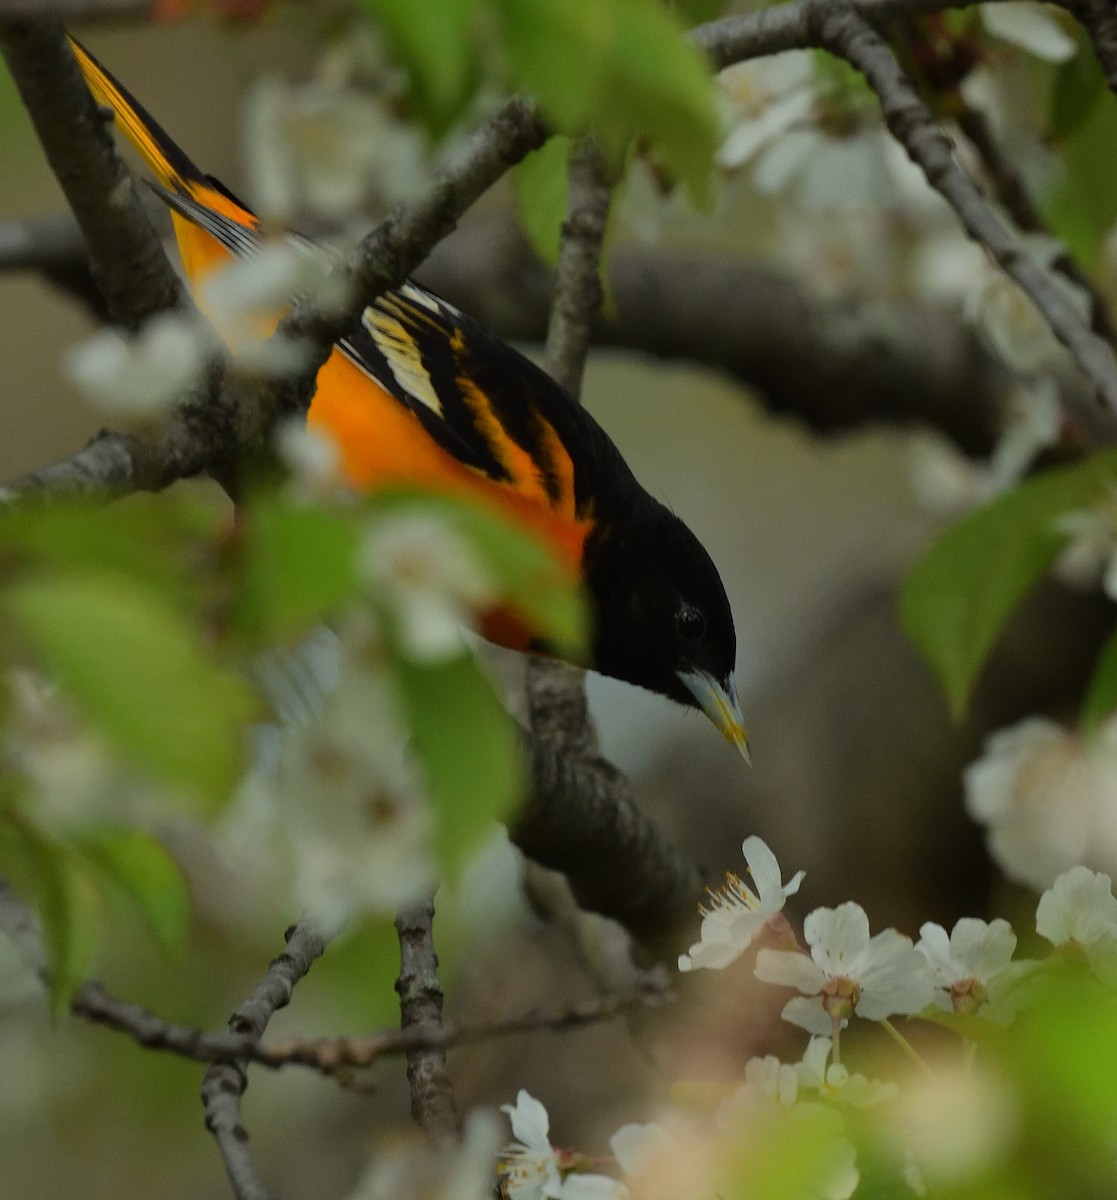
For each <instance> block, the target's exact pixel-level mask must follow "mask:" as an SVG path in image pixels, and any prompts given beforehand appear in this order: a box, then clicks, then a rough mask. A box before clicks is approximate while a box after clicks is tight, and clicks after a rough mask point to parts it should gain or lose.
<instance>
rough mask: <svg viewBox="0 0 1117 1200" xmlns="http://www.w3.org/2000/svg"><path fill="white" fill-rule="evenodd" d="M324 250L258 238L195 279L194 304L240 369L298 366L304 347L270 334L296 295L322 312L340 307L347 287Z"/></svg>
mask: <svg viewBox="0 0 1117 1200" xmlns="http://www.w3.org/2000/svg"><path fill="white" fill-rule="evenodd" d="M336 261H337V255H336V254H335V253H334V252H332V251H331V250H330V249H329V248H327V247H325V246H322V245H318V244H315V243H311V242H308V241H304V240H302V239H298V238H294V237H289V238H281V239H275V240H272V241H266V242H262V243H261V244H259V245H258V246H255V247H254V248H253V249H252V252H251V253H250V254H247V255H246V256H244V257H243V258H234V259H231V260H230V261H229V262H228V263H226V264H225V265H223V266H221V267H220V268H218V269H216V270H214V271H211V272H210V273H209V274H208V275H206V276H205V278H204V279H203V280H202V281H201V284H200V286H199V289H198V302H199V307H200V308H201V310H202V311H203V312H204V313H205V314H206V315H207V316H208V317H209V318H210V320H211V321H212V322H213V324H214V327H215V328H216V329H217V330H218V332H219V333H220V334H221V337H222V339H223V340H224V342H225V344H226V345H227V346H228V347H229V349H230V350H231V351H232V352H233V354H234V355H235V356H236V358H237V362H238V363H239V364H240V365H241V366H242V367H244V368H245V369H248V370H251V371H254V372H257V373H259V374H261V375H269V376H283V375H290V374H293V373H295V372H297V371H299V370H301V369H302V367H303V366H304V364H305V362H306V356H307V346H306V344H305V342H303V341H302V340H301V339H298V338H284V337H276V336H274V333H275V328H276V324H277V321H278V319H279V317H280V315H281V314H282V313H284V312H285V311H286V310H287V308H288V307H289V306H290V305H291V303H292V302H293V301H294V300H296V299H298V298H313V300H314V303H315V304H316V305H317V306H318V307H320V308H321V309H322V310H323V311H324V312H333V311H340V310H343V309H344V307H345V305H346V304H347V302H348V300H349V295H350V293H349V285H348V284H347V283H346V282H345V281H344V280H343V279H342V277H341V276H340V275H339V274H337V273H335V272H334V270H333V268H334V266H335V265H336Z"/></svg>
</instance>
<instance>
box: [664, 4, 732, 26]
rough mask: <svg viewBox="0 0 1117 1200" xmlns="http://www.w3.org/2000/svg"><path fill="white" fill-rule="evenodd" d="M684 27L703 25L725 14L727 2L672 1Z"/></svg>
mask: <svg viewBox="0 0 1117 1200" xmlns="http://www.w3.org/2000/svg"><path fill="white" fill-rule="evenodd" d="M671 7H672V8H673V9H674V10H675V12H677V13H678V14H679V20H680V21H682V23H683V24H684V25H687V26H691V25H702V24H704V23H705V22H706V21H712V20H714V18H715V17H720V16H721V14H722V13H723V12H725V7H726V5H725V0H671Z"/></svg>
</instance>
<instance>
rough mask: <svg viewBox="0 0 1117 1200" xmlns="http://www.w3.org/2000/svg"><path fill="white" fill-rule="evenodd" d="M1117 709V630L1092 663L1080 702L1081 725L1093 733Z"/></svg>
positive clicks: (1087, 731) (1086, 730)
mask: <svg viewBox="0 0 1117 1200" xmlns="http://www.w3.org/2000/svg"><path fill="white" fill-rule="evenodd" d="M1115 710H1117V631H1115V632H1114V633H1112V634H1111V635H1110V636H1109V637H1108V638H1107V639H1106V643H1105V645H1104V646H1103V647H1102V649H1101V653H1100V654H1099V655H1098V661H1097V662H1096V663H1095V664H1094V674H1093V676H1092V678H1091V679H1090V686H1089V688H1088V689H1087V691H1086V699H1085V700H1084V701H1083V702H1082V727H1083V729H1084V730H1085V732H1086V733H1088V734H1089V733H1094V732H1095V731H1096V730H1097V728H1098V726H1099V725H1100V724H1101V723H1102V722H1103V721H1104V720H1105V719H1106V717H1109V716H1112V714H1113V712H1114V711H1115Z"/></svg>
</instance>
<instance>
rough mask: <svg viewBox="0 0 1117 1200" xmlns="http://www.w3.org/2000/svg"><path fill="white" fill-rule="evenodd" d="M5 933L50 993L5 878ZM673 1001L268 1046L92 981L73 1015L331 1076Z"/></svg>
mask: <svg viewBox="0 0 1117 1200" xmlns="http://www.w3.org/2000/svg"><path fill="white" fill-rule="evenodd" d="M0 931H3V932H4V933H5V934H6V935H7V936H9V937H10V938H11V939H12V940H13V941H14V942H15V943H16V945H17V946H18V948H19V950H20V952H21V953H22V954H23V956H24V958H25V959H26V960H27V962H28V964H29V965H30V966H31V968H32V969H33V970H34V971H35V973H36V974H37V975H38V976H39V978H40V979H41V980H42V982H43V985H44V986H46V985H47V984H48V983H49V964H48V962H47V955H46V949H45V947H44V944H43V938H42V931H41V930H40V928H39V922H38V919H37V917H36V916H35V914H34V912H33V911H32V910H31V908H29V907H28V906H27V905H26V904H24V902H23V901H22V900H21V899H20V898H19V897H18V896H17V895H16V894H15V892H14V891H13V890H12V888H11V886H10V885H9V884H8V883H7V881H6V880H4V879H3V878H0ZM289 952H290V951H289ZM671 999H672V995H671V992H670V990H669V989H668V988H667V987H666V986H664V985H662V984H661V983H659V982H658V981H656V980H655V979H652V978H650V977H648V978H645V980H644V981H643V982H642V983H641V986H640V987H638V988H636V989H634V990H632V991H625V992H617V993H614V994H612V995H608V996H604V997H600V998H597V999H594V1000H589V1001H583V1002H579V1003H572V1004H566V1005H561V1006H558V1007H556V1008H553V1009H546V1010H539V1009H530V1010H528V1011H526V1012H520V1013H512V1014H511V1015H509V1016H505V1017H496V1018H494V1019H492V1020H487V1021H478V1022H473V1023H470V1022H454V1021H446V1022H442V1023H440V1024H437V1025H426V1026H418V1025H413V1026H410V1027H409V1028H407V1029H385V1030H381V1031H380V1032H378V1033H371V1034H364V1035H362V1036H360V1037H319V1038H299V1037H288V1038H282V1039H280V1040H278V1041H273V1042H269V1043H267V1044H261V1042H260V1040H259V1038H258V1037H257V1036H256V1035H255V1034H254V1033H234V1032H228V1033H208V1032H206V1031H205V1030H202V1029H198V1028H196V1027H194V1026H190V1025H178V1024H176V1023H175V1022H173V1021H168V1020H166V1019H164V1018H163V1017H160V1016H158V1015H157V1014H155V1013H153V1012H151V1010H150V1009H147V1008H144V1007H143V1006H142V1005H139V1004H131V1003H129V1002H128V1001H125V1000H119V999H117V998H116V997H114V996H111V995H109V994H108V993H107V992H106V991H105V989H104V987H103V986H102V985H101V984H100V983H97V982H96V981H94V980H90V981H89V982H87V983H85V984H83V985H82V986H81V988H79V989H78V992H77V995H76V996H75V997H74V1000H73V1001H72V1003H71V1005H70V1011H71V1012H72V1013H73V1015H74V1016H76V1017H81V1018H82V1019H83V1020H86V1021H89V1022H91V1023H92V1024H95V1025H101V1026H103V1027H105V1028H106V1029H111V1030H113V1031H114V1032H116V1033H120V1034H123V1035H124V1036H125V1037H127V1038H130V1039H131V1040H132V1041H134V1042H136V1043H137V1044H138V1045H140V1046H142V1047H143V1048H144V1049H145V1050H158V1051H165V1052H168V1053H171V1054H175V1055H178V1056H179V1057H181V1058H188V1059H191V1060H193V1061H195V1062H204V1063H237V1062H244V1061H250V1062H252V1063H257V1064H259V1065H260V1066H263V1067H269V1068H271V1069H274V1070H279V1069H281V1068H284V1067H292V1066H294V1067H309V1068H311V1069H313V1070H315V1071H319V1072H321V1073H322V1074H323V1075H333V1074H335V1073H338V1072H342V1071H345V1070H352V1069H354V1068H361V1067H369V1066H371V1065H372V1064H373V1063H374V1062H376V1061H378V1060H379V1059H381V1058H389V1057H393V1056H395V1055H398V1054H407V1053H409V1052H411V1051H415V1050H443V1051H445V1050H450V1049H452V1048H454V1047H456V1046H467V1045H476V1044H477V1043H479V1042H488V1041H493V1040H496V1039H498V1038H504V1037H512V1036H514V1035H516V1034H524V1033H536V1032H541V1031H545V1032H549V1033H569V1032H573V1031H574V1030H578V1029H584V1028H585V1027H586V1026H588V1025H596V1024H601V1023H603V1022H606V1021H611V1020H614V1019H615V1018H617V1017H620V1016H625V1015H627V1014H628V1013H632V1012H637V1011H639V1010H641V1009H645V1008H656V1007H659V1006H660V1005H662V1004H666V1003H669V1002H670V1000H671Z"/></svg>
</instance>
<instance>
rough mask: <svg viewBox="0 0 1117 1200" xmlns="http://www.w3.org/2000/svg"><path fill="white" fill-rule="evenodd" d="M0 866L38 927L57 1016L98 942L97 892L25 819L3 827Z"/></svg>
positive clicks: (62, 850) (68, 854)
mask: <svg viewBox="0 0 1117 1200" xmlns="http://www.w3.org/2000/svg"><path fill="white" fill-rule="evenodd" d="M3 833H4V836H3V837H0V863H2V864H3V869H4V871H5V873H11V874H12V876H13V877H14V878H15V880H16V881H18V882H21V883H22V884H23V886H24V889H25V891H26V894H27V895H28V896H30V897H31V900H32V903H33V905H34V908H35V911H36V912H37V913H38V915H39V921H40V923H41V925H42V931H43V941H44V943H45V944H46V949H47V956H48V959H49V963H50V1001H51V1011H52V1013H53V1015H54V1016H55V1017H59V1016H61V1014H62V1013H64V1012H65V1011H66V1008H67V1007H68V1006H69V1003H70V1001H71V1000H72V999H73V997H74V993H75V992H76V991H77V990H78V988H79V987H80V986H81V984H82V982H83V981H84V979H85V977H86V974H87V973H88V970H89V964H90V962H91V961H92V958H93V950H94V947H95V945H96V941H97V919H98V915H99V912H98V900H97V895H96V892H95V891H94V889H93V886H92V883H91V882H90V880H89V878H88V876H87V875H86V874H85V873H84V871H83V870H82V867H81V863H80V861H79V860H78V858H77V856H76V855H75V854H74V852H73V851H72V850H71V849H70V848H69V847H68V846H65V845H64V844H63V843H62V842H60V841H58V840H57V839H56V838H54V837H52V836H51V835H49V834H48V833H46V832H44V831H43V830H41V829H39V828H38V827H37V826H35V825H34V824H32V823H31V822H30V821H29V820H28V819H27V818H26V816H22V815H21V816H20V817H19V818H18V819H16V818H13V819H11V820H8V821H5V822H4V823H3Z"/></svg>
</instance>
